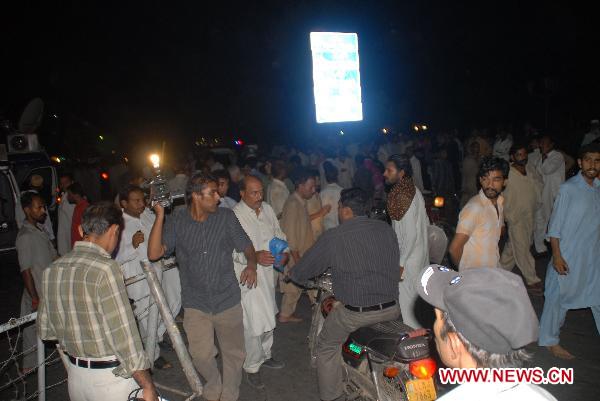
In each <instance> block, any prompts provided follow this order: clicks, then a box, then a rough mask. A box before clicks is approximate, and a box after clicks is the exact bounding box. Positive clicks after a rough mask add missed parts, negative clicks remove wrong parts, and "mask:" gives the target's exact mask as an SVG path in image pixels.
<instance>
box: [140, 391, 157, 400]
mask: <svg viewBox="0 0 600 401" xmlns="http://www.w3.org/2000/svg"><path fill="white" fill-rule="evenodd" d="M142 400H144V401H158V393H157V392H156V389H143V390H142Z"/></svg>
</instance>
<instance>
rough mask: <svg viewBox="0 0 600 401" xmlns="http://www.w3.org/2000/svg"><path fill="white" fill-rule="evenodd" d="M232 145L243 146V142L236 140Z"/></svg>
mask: <svg viewBox="0 0 600 401" xmlns="http://www.w3.org/2000/svg"><path fill="white" fill-rule="evenodd" d="M233 144H234V145H236V146H243V145H244V141H242V140H241V139H236V140H235V141H233Z"/></svg>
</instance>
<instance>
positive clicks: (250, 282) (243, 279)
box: [240, 244, 256, 288]
mask: <svg viewBox="0 0 600 401" xmlns="http://www.w3.org/2000/svg"><path fill="white" fill-rule="evenodd" d="M244 256H245V257H246V260H247V261H248V264H247V265H246V268H245V269H244V270H242V274H240V284H242V285H244V284H245V285H246V286H247V287H248V288H253V287H256V251H255V250H254V246H253V245H252V244H250V245H248V246H247V247H246V249H244Z"/></svg>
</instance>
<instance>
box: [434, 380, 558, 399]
mask: <svg viewBox="0 0 600 401" xmlns="http://www.w3.org/2000/svg"><path fill="white" fill-rule="evenodd" d="M438 400H439V401H454V400H456V401H481V400H486V401H517V400H527V401H543V400H550V401H556V398H555V397H554V396H553V395H552V394H550V393H549V392H548V391H546V390H544V389H543V388H541V387H539V386H536V385H535V384H529V383H520V384H517V383H465V384H461V385H460V386H458V387H456V388H455V389H454V390H452V391H450V392H449V393H447V394H446V395H444V396H442V397H440V398H438Z"/></svg>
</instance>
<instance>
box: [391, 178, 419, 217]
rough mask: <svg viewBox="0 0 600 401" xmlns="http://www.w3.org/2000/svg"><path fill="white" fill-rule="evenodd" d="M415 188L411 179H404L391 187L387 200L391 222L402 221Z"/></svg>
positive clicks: (413, 195)
mask: <svg viewBox="0 0 600 401" xmlns="http://www.w3.org/2000/svg"><path fill="white" fill-rule="evenodd" d="M415 193H416V187H415V184H414V183H413V180H412V177H404V178H403V179H402V181H400V182H399V183H397V184H396V185H394V186H393V187H392V190H391V191H390V193H389V194H388V198H387V211H388V215H389V216H390V218H391V219H392V220H402V217H404V215H405V214H406V212H407V211H408V208H409V207H410V204H411V203H412V201H413V198H414V197H415Z"/></svg>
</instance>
